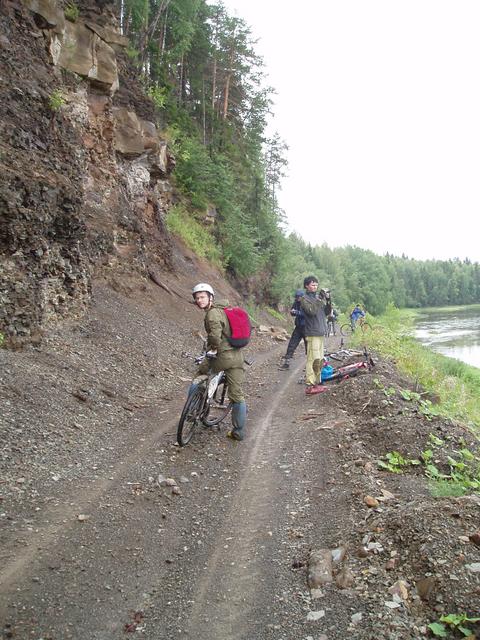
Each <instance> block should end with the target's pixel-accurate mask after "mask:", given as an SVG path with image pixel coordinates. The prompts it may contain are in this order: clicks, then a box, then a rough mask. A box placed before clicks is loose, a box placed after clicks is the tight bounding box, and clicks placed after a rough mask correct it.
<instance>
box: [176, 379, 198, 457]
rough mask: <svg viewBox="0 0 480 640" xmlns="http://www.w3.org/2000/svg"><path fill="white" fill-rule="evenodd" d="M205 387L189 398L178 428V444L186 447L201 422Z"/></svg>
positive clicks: (196, 390) (194, 392)
mask: <svg viewBox="0 0 480 640" xmlns="http://www.w3.org/2000/svg"><path fill="white" fill-rule="evenodd" d="M203 393H204V389H203V387H199V388H197V389H195V391H193V393H192V394H191V395H190V396H189V397H188V398H187V401H186V402H185V406H184V407H183V411H182V415H181V416H180V420H179V422H178V427H177V442H178V444H179V445H180V446H181V447H184V446H185V445H186V444H188V443H189V442H190V440H191V439H192V436H193V433H194V431H195V429H196V428H197V425H198V423H199V422H200V414H201V412H202V407H203Z"/></svg>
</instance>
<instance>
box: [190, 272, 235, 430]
mask: <svg viewBox="0 0 480 640" xmlns="http://www.w3.org/2000/svg"><path fill="white" fill-rule="evenodd" d="M192 295H193V299H194V301H195V304H196V305H197V307H198V308H199V309H202V310H203V311H205V320H204V325H205V331H206V332H207V350H208V352H209V354H210V355H216V357H215V358H214V359H212V360H208V361H207V360H205V362H204V363H202V365H200V370H199V373H201V374H202V373H207V371H208V368H209V367H210V366H211V367H212V369H213V371H214V372H218V371H225V377H226V379H227V390H228V397H229V399H230V400H231V401H232V403H233V406H232V427H233V428H232V430H231V431H229V432H228V433H227V436H228V437H229V438H232V439H233V440H243V439H244V438H245V423H246V418H247V405H246V403H245V397H244V394H243V382H244V379H245V370H244V362H243V352H242V350H241V349H238V348H236V347H232V345H231V344H230V343H229V342H228V340H227V336H231V330H230V323H229V322H228V318H227V316H226V314H225V312H224V311H223V309H224V308H225V307H228V306H229V305H228V302H227V301H222V302H220V301H219V302H215V293H214V291H213V289H212V287H211V286H210V285H209V284H207V283H206V282H201V283H199V284H197V285H195V286H194V287H193V289H192Z"/></svg>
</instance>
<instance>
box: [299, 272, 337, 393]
mask: <svg viewBox="0 0 480 640" xmlns="http://www.w3.org/2000/svg"><path fill="white" fill-rule="evenodd" d="M303 286H304V287H305V295H304V296H303V298H301V300H300V307H301V309H302V310H303V312H304V314H305V337H306V341H307V363H306V366H305V382H306V384H307V388H306V390H305V393H306V394H307V395H312V394H315V393H320V392H321V391H324V389H325V387H323V386H322V384H321V372H322V365H323V354H324V339H325V335H326V333H327V316H328V315H330V313H331V312H332V303H331V299H330V291H325V290H324V289H321V290H320V292H319V293H317V289H318V280H317V278H316V277H315V276H307V277H306V278H305V280H304V281H303Z"/></svg>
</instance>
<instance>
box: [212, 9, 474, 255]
mask: <svg viewBox="0 0 480 640" xmlns="http://www.w3.org/2000/svg"><path fill="white" fill-rule="evenodd" d="M224 3H225V6H226V7H227V9H228V10H229V13H231V14H232V15H237V16H239V17H241V18H243V19H244V20H245V21H246V22H247V24H249V25H250V27H251V28H252V32H253V34H254V36H255V37H257V38H259V42H258V44H257V47H256V50H257V52H258V53H259V54H261V55H262V56H263V58H264V60H265V63H266V69H267V72H268V76H269V78H268V80H269V83H270V84H271V85H272V86H273V87H275V89H276V90H277V95H276V97H275V107H274V110H275V117H274V119H273V121H272V127H273V129H275V130H278V132H279V133H280V135H281V137H282V138H284V139H285V141H286V142H287V144H288V145H289V147H290V150H289V152H288V160H289V170H288V173H289V175H288V178H286V179H285V180H284V182H283V189H282V192H281V193H280V196H279V200H280V204H281V206H282V207H283V208H284V209H285V211H286V213H287V217H288V221H289V229H290V230H295V231H297V232H299V233H300V234H301V235H302V236H303V238H305V240H307V241H310V242H311V243H312V244H322V243H323V242H326V243H327V244H328V245H329V246H330V247H337V246H343V245H346V244H354V245H357V246H360V247H363V248H366V249H372V250H373V251H375V252H376V253H380V254H383V253H386V252H387V251H388V252H390V253H394V254H396V255H401V254H402V253H405V254H406V255H408V256H409V257H412V258H420V259H428V258H436V259H445V258H454V257H459V258H461V259H464V258H465V257H468V258H470V259H471V260H476V261H480V241H479V233H478V231H477V228H476V227H477V225H478V219H479V211H480V188H479V187H480V185H479V178H480V82H479V67H480V37H479V27H480V1H479V0H461V1H459V0H451V1H445V0H401V1H400V0H366V1H365V0H297V2H293V3H292V2H282V1H280V0H224Z"/></svg>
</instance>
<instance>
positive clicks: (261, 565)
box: [185, 365, 324, 640]
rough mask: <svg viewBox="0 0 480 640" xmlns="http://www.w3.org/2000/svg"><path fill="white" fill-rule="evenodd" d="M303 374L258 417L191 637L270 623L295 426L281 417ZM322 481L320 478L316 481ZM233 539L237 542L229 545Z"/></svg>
mask: <svg viewBox="0 0 480 640" xmlns="http://www.w3.org/2000/svg"><path fill="white" fill-rule="evenodd" d="M300 371H301V366H300V365H299V366H297V367H296V368H295V369H293V370H292V371H291V372H290V374H289V376H288V378H287V379H286V380H285V381H284V382H283V383H281V385H280V387H279V388H278V389H277V391H276V393H275V394H272V396H271V399H270V402H269V403H268V405H267V407H266V408H265V409H264V410H263V411H262V412H261V414H258V412H256V415H255V416H254V419H255V418H256V419H255V422H256V424H255V431H254V432H253V430H252V438H251V439H250V441H247V442H248V444H247V446H248V450H247V451H246V452H245V454H244V455H243V456H242V461H241V463H240V467H241V468H242V469H243V476H242V478H241V480H240V482H239V484H238V486H237V490H236V494H235V497H234V500H233V503H232V505H231V507H230V511H229V513H228V515H227V517H226V518H225V522H224V524H223V527H222V530H221V531H220V532H219V533H217V534H216V538H217V547H216V549H215V552H214V553H213V555H212V556H211V557H210V558H209V560H208V562H207V565H206V567H205V571H204V574H203V575H202V576H201V577H200V580H199V582H198V584H197V593H196V598H195V603H194V605H193V607H192V610H191V611H190V612H189V616H188V618H189V624H188V627H187V629H186V630H185V633H186V635H187V636H190V637H194V636H197V637H200V638H203V637H205V638H206V637H208V638H211V640H230V639H234V638H235V639H236V640H238V639H239V638H244V637H245V638H247V637H249V638H251V637H252V635H251V632H252V631H253V629H251V628H250V626H251V624H254V626H258V624H259V623H260V624H261V625H262V626H263V625H264V623H265V620H264V618H265V613H266V611H267V609H268V605H266V604H265V605H264V604H263V603H264V602H265V598H267V600H270V599H271V597H272V593H271V589H272V586H273V583H274V577H273V576H272V571H273V572H274V571H275V568H276V562H280V558H281V548H280V547H281V541H280V539H279V535H278V534H279V533H280V526H279V522H278V520H279V518H280V519H281V518H283V512H282V509H281V501H280V498H281V497H282V496H283V497H285V495H286V492H285V491H284V490H283V489H282V486H281V485H282V483H283V482H284V478H282V476H281V470H280V469H279V465H280V463H281V459H282V452H281V449H282V447H284V446H287V448H288V442H289V439H290V438H291V437H292V434H291V424H290V422H291V421H286V420H285V416H284V415H282V414H285V413H286V404H287V398H286V391H287V390H288V389H290V390H291V389H292V387H293V385H294V384H295V383H294V382H293V381H294V380H296V379H297V377H298V374H299V373H300ZM302 391H303V389H302ZM240 446H242V445H240ZM321 477H322V474H321V473H319V476H318V478H317V480H321ZM320 484H324V482H323V481H322V482H320ZM279 507H280V508H279ZM229 538H233V539H232V540H231V541H229V543H228V544H224V541H225V540H229ZM279 543H280V546H279ZM260 603H262V604H260ZM259 605H260V607H259ZM259 608H260V609H263V611H264V613H263V615H262V614H261V613H260V614H259V613H258V611H259ZM253 612H255V614H254V613H253ZM254 621H256V622H254Z"/></svg>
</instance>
